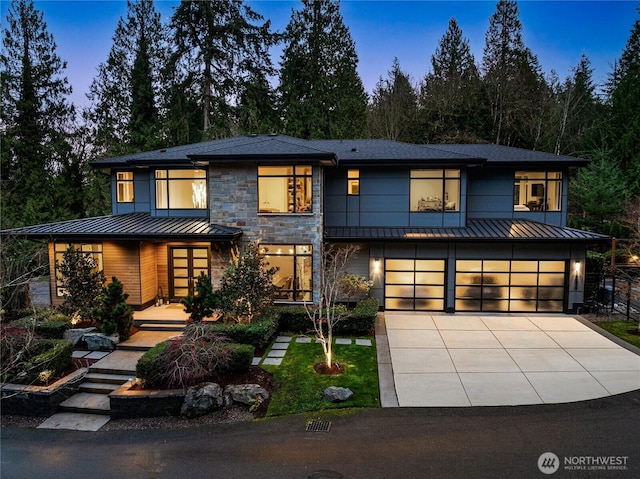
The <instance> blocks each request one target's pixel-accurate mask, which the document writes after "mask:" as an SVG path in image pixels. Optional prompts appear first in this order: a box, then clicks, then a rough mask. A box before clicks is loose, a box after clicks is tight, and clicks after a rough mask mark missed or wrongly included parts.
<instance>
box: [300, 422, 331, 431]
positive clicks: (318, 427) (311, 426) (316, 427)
mask: <svg viewBox="0 0 640 479" xmlns="http://www.w3.org/2000/svg"><path fill="white" fill-rule="evenodd" d="M329 429H331V421H321V420H320V419H313V420H311V421H307V427H306V429H305V431H307V432H329Z"/></svg>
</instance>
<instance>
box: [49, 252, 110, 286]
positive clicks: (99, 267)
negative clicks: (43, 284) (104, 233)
mask: <svg viewBox="0 0 640 479" xmlns="http://www.w3.org/2000/svg"><path fill="white" fill-rule="evenodd" d="M69 246H71V247H73V249H76V250H79V251H82V252H83V253H86V254H88V255H90V256H91V257H92V258H93V261H94V262H95V264H96V271H103V270H104V266H103V263H102V243H73V244H69V243H56V244H55V247H54V253H55V265H56V266H55V268H56V296H58V297H59V298H61V297H62V296H63V295H64V288H62V278H61V276H60V271H58V265H59V264H62V263H63V260H64V252H65V251H67V249H68V248H69Z"/></svg>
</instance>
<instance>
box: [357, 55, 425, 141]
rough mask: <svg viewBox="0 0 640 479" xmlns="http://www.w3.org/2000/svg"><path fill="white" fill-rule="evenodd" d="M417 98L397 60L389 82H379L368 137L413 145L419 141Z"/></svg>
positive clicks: (372, 100)
mask: <svg viewBox="0 0 640 479" xmlns="http://www.w3.org/2000/svg"><path fill="white" fill-rule="evenodd" d="M417 117H418V96H417V93H416V90H415V88H414V87H413V85H412V84H411V79H410V78H409V75H408V74H407V73H405V72H403V71H402V69H401V68H400V62H399V61H398V59H397V58H395V59H394V61H393V66H392V67H391V70H390V71H389V73H388V77H387V79H383V78H380V80H379V81H378V83H377V85H376V88H375V90H374V91H373V94H372V96H371V102H370V104H369V108H368V113H367V126H368V131H369V136H371V137H372V138H385V139H387V140H394V141H405V142H412V141H415V138H416V123H417Z"/></svg>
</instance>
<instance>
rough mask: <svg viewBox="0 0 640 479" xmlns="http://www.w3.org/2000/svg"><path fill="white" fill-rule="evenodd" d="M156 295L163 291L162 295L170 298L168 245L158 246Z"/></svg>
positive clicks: (161, 244)
mask: <svg viewBox="0 0 640 479" xmlns="http://www.w3.org/2000/svg"><path fill="white" fill-rule="evenodd" d="M156 278H157V286H156V294H157V293H158V291H159V290H160V289H162V295H163V296H164V297H165V298H168V297H169V251H168V249H167V244H166V243H160V244H157V245H156Z"/></svg>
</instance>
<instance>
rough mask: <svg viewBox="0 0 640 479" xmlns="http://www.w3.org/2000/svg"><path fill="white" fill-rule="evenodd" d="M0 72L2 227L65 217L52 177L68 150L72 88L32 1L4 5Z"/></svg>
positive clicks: (65, 207)
mask: <svg viewBox="0 0 640 479" xmlns="http://www.w3.org/2000/svg"><path fill="white" fill-rule="evenodd" d="M0 68H1V70H0V91H1V92H0V95H1V106H0V110H1V112H0V119H1V121H2V124H3V126H4V128H3V130H2V138H1V143H2V164H1V165H0V168H1V170H2V183H1V188H0V189H1V193H0V194H1V198H2V201H1V205H0V207H1V210H2V212H1V223H2V227H3V228H8V227H12V226H20V225H25V224H34V223H43V222H49V221H55V220H59V219H66V218H69V217H70V216H73V215H72V213H71V212H70V211H69V208H68V205H67V204H64V203H62V204H61V203H60V202H59V201H57V198H56V189H55V179H56V176H58V175H60V174H61V169H62V167H63V166H64V165H65V164H67V163H68V162H69V155H70V151H71V147H70V145H69V142H68V138H67V133H66V131H67V128H68V127H69V125H70V123H71V122H72V121H73V117H74V108H73V106H72V105H71V104H70V103H69V102H68V100H67V95H69V94H70V93H71V87H70V86H69V84H68V81H67V79H66V77H64V70H65V68H66V63H65V62H64V61H62V60H61V58H60V57H59V56H58V54H57V53H56V44H55V42H54V39H53V36H52V35H51V34H50V33H48V32H47V26H46V23H45V21H44V18H43V15H42V13H41V12H40V11H38V10H36V9H35V7H34V5H33V1H32V0H14V1H13V2H12V3H11V5H10V7H9V10H8V15H7V28H6V29H5V30H4V35H3V49H2V52H0ZM62 173H64V171H62Z"/></svg>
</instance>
